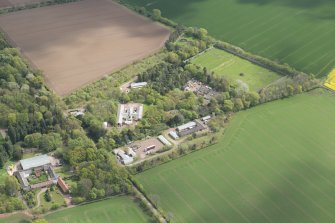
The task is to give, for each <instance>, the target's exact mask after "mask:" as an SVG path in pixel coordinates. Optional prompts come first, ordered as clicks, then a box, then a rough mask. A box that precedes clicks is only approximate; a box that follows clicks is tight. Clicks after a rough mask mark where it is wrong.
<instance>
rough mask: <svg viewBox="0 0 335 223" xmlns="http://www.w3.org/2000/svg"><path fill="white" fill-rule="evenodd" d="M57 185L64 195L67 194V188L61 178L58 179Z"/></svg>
mask: <svg viewBox="0 0 335 223" xmlns="http://www.w3.org/2000/svg"><path fill="white" fill-rule="evenodd" d="M57 184H58V186H59V187H60V189H61V190H62V192H63V193H64V194H66V193H68V192H69V190H70V189H69V186H68V185H67V184H66V183H65V182H64V180H63V179H62V178H61V177H58V179H57Z"/></svg>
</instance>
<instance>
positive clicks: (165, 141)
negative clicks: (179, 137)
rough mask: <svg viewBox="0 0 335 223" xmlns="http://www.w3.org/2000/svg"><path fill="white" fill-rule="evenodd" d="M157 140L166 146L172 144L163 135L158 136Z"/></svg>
mask: <svg viewBox="0 0 335 223" xmlns="http://www.w3.org/2000/svg"><path fill="white" fill-rule="evenodd" d="M158 139H159V141H161V142H162V143H163V144H164V145H166V146H172V144H171V143H170V142H169V140H167V139H166V138H165V137H164V136H163V135H160V136H158Z"/></svg>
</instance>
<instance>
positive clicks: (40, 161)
mask: <svg viewBox="0 0 335 223" xmlns="http://www.w3.org/2000/svg"><path fill="white" fill-rule="evenodd" d="M20 165H21V168H22V170H29V169H33V168H36V167H42V166H45V165H51V162H50V159H49V156H48V155H40V156H34V157H32V158H28V159H24V160H20Z"/></svg>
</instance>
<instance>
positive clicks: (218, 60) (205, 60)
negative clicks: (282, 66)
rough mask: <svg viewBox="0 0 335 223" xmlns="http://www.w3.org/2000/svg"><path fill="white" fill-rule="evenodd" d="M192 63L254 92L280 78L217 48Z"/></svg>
mask: <svg viewBox="0 0 335 223" xmlns="http://www.w3.org/2000/svg"><path fill="white" fill-rule="evenodd" d="M192 62H193V63H195V64H197V65H200V66H203V67H207V68H208V69H209V70H211V71H213V72H214V73H215V74H216V75H223V76H224V77H226V78H227V79H230V80H233V81H237V80H240V81H243V82H244V83H246V84H248V86H249V88H250V90H254V91H257V90H259V89H261V88H262V87H264V86H266V85H268V84H270V83H271V82H273V81H275V80H277V79H279V78H280V75H279V74H277V73H275V72H272V71H270V70H267V69H265V68H263V67H260V66H257V65H255V64H253V63H251V62H249V61H247V60H244V59H241V58H240V57H237V56H234V55H233V54H230V53H227V52H226V51H224V50H219V49H216V48H213V49H210V50H209V51H207V52H205V53H204V54H202V55H200V56H198V57H196V58H195V59H193V60H192ZM242 74H243V75H242Z"/></svg>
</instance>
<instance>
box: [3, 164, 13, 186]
mask: <svg viewBox="0 0 335 223" xmlns="http://www.w3.org/2000/svg"><path fill="white" fill-rule="evenodd" d="M14 163H15V162H13V161H7V163H6V165H5V166H4V167H3V168H2V169H1V168H0V185H2V184H4V183H5V179H6V177H7V176H8V174H7V170H6V168H7V166H10V165H12V164H14Z"/></svg>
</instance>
